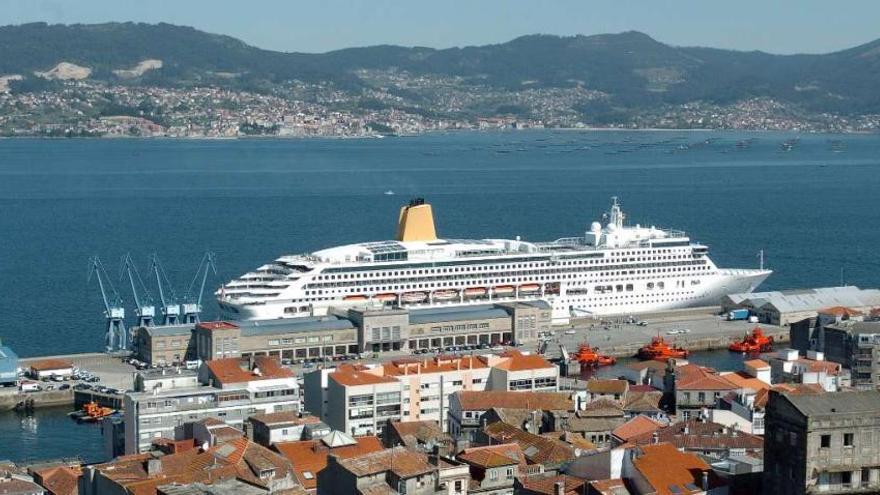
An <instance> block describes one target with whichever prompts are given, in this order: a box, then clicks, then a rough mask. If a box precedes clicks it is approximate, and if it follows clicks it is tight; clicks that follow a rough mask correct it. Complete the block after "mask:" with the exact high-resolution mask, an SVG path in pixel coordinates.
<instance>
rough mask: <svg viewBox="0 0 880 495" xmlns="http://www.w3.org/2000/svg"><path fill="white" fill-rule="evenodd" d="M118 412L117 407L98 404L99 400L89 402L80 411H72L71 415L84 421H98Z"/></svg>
mask: <svg viewBox="0 0 880 495" xmlns="http://www.w3.org/2000/svg"><path fill="white" fill-rule="evenodd" d="M115 413H116V409H112V408H110V407H104V406H101V405H98V403H97V402H95V401H92V402H87V403H85V404H84V405H83V408H82V409H80V410H79V411H74V412H72V413H70V417H71V418H73V419H75V420H77V421H83V422H91V421H98V420H100V419H102V418H105V417H107V416H110V415H112V414H115Z"/></svg>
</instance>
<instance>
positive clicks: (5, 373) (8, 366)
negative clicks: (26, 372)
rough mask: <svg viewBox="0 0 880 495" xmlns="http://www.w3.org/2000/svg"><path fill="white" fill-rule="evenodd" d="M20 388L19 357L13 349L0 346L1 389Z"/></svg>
mask: <svg viewBox="0 0 880 495" xmlns="http://www.w3.org/2000/svg"><path fill="white" fill-rule="evenodd" d="M16 386H18V356H17V355H16V354H15V353H14V352H12V349H10V348H9V347H6V346H5V345H0V387H16Z"/></svg>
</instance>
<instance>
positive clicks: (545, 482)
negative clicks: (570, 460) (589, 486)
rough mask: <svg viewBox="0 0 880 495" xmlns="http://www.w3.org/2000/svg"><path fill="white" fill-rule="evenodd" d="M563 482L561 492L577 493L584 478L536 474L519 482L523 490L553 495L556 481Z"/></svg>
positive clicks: (567, 493)
mask: <svg viewBox="0 0 880 495" xmlns="http://www.w3.org/2000/svg"><path fill="white" fill-rule="evenodd" d="M558 481H561V482H562V483H563V486H564V488H563V493H565V494H566V495H577V494H579V493H581V492H582V491H583V487H584V484H586V482H587V481H586V480H583V479H581V478H575V477H574V476H569V475H567V474H558V475H555V476H547V475H536V476H529V477H526V478H523V479H522V480H521V481H520V483H521V484H522V487H523V490H525V491H526V492H528V493H537V494H541V495H554V494H555V493H556V482H558Z"/></svg>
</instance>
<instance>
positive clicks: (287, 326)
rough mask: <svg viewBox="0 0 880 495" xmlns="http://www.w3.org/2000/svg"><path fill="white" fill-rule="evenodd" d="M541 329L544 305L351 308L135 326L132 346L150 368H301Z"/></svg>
mask: <svg viewBox="0 0 880 495" xmlns="http://www.w3.org/2000/svg"><path fill="white" fill-rule="evenodd" d="M549 328H550V307H549V306H548V305H547V303H545V302H543V301H530V302H517V303H496V304H482V305H473V306H468V307H453V308H433V309H421V310H409V309H400V308H387V307H376V308H352V309H348V310H346V311H338V312H336V313H335V314H330V315H327V316H315V317H301V318H288V319H278V320H260V321H236V322H228V321H212V322H202V323H197V324H195V325H193V324H184V325H173V326H162V327H140V328H137V329H135V337H134V348H135V354H136V355H137V356H138V358H139V359H141V360H143V361H144V362H146V363H148V364H151V365H153V366H165V365H177V364H183V363H185V362H186V361H189V360H195V359H200V360H203V361H207V360H210V359H220V358H228V357H239V356H241V357H245V358H247V357H250V356H257V355H268V356H275V357H277V358H278V359H280V360H282V362H304V361H317V360H329V359H332V358H335V357H339V356H353V355H358V354H361V353H364V352H383V351H398V350H401V349H409V350H412V351H416V350H425V351H427V350H429V349H430V350H438V349H447V348H453V347H456V348H461V347H470V348H471V349H475V348H478V347H484V348H485V347H489V346H492V345H499V344H502V343H504V344H515V343H531V342H535V341H537V338H538V334H539V333H543V332H546V331H548V330H549Z"/></svg>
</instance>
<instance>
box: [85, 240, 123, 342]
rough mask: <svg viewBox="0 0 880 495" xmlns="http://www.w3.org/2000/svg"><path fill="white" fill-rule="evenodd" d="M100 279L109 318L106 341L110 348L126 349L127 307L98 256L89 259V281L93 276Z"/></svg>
mask: <svg viewBox="0 0 880 495" xmlns="http://www.w3.org/2000/svg"><path fill="white" fill-rule="evenodd" d="M93 276H94V277H95V278H96V279H97V280H98V287H99V288H100V290H101V299H102V300H103V302H104V317H105V318H106V319H107V334H106V342H107V349H108V350H121V351H124V350H126V349H127V348H128V335H127V334H126V331H125V308H124V307H123V305H122V298H121V297H119V293H118V292H116V288H115V287H113V283H112V282H111V281H110V278H109V277H108V276H107V271H106V270H105V269H104V264H103V263H101V260H100V259H99V258H98V257H97V256H92V257H91V258H90V259H89V275H88V277H87V281H91V280H92V277H93Z"/></svg>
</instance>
